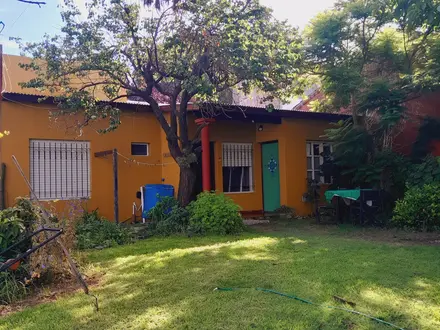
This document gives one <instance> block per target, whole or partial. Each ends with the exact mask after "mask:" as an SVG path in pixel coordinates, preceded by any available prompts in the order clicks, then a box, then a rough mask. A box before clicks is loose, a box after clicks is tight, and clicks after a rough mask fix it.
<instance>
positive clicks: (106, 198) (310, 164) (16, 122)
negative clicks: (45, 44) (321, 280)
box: [0, 55, 346, 221]
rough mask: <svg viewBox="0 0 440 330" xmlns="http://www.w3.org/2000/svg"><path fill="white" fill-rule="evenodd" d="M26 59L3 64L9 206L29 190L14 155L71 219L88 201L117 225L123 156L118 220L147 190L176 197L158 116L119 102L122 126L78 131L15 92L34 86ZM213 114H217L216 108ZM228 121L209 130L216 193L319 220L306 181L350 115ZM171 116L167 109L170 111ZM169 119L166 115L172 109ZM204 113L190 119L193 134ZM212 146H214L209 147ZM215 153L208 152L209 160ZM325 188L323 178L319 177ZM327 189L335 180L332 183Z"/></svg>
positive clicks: (42, 193)
mask: <svg viewBox="0 0 440 330" xmlns="http://www.w3.org/2000/svg"><path fill="white" fill-rule="evenodd" d="M21 60H22V58H20V57H17V56H9V55H4V56H3V62H4V63H3V83H4V84H3V93H2V95H3V100H2V101H0V131H5V130H8V131H10V135H9V136H6V137H4V138H3V139H1V140H0V161H1V162H2V163H4V164H6V168H7V171H6V175H5V185H4V192H3V193H4V196H5V204H6V206H11V205H13V203H14V200H15V198H16V197H18V196H25V195H29V189H28V188H27V186H26V183H25V181H24V180H23V178H22V177H21V176H20V173H19V172H18V170H17V169H16V168H15V165H14V164H13V161H12V159H11V157H12V155H15V156H16V158H17V159H18V161H19V163H20V165H21V167H22V168H23V170H24V173H25V175H26V176H27V177H28V178H29V179H30V181H31V185H32V187H33V189H34V190H35V192H36V194H37V196H38V197H39V198H40V199H41V200H43V201H57V202H56V203H54V204H53V205H54V207H55V208H56V209H57V210H58V211H60V212H62V211H63V210H67V208H68V204H69V201H71V200H82V203H83V204H84V207H87V208H88V209H89V210H93V209H96V208H99V211H100V213H101V214H102V215H104V216H105V217H107V218H109V219H113V218H114V217H113V214H114V213H113V212H114V208H113V204H114V203H113V169H112V156H111V155H106V156H105V157H98V156H102V155H103V154H102V152H103V151H109V150H113V149H117V151H118V153H119V156H118V157H119V165H118V169H119V171H118V172H119V176H118V178H119V218H120V220H121V221H123V220H125V219H129V218H131V216H132V206H133V202H136V203H137V204H138V205H139V200H138V199H137V198H136V192H137V191H139V188H140V187H141V186H143V185H145V184H159V183H165V184H171V185H173V186H174V187H175V189H176V191H177V186H178V181H179V168H178V166H177V164H176V163H175V162H174V161H173V159H172V158H171V156H170V154H169V150H168V146H167V142H166V137H165V134H164V132H163V131H162V129H161V128H160V126H159V124H158V123H157V121H156V119H155V117H154V115H153V113H152V112H151V109H150V108H149V107H148V105H146V104H141V103H139V102H130V101H126V102H121V103H118V106H119V107H120V108H121V110H122V119H121V121H122V124H121V125H120V127H119V128H118V129H117V130H116V131H114V132H110V133H107V134H105V135H101V134H98V133H97V129H99V128H100V127H102V125H103V123H100V122H96V123H92V124H90V125H88V126H84V127H80V126H79V125H78V123H80V120H81V115H78V116H68V117H58V118H56V119H50V118H49V114H50V111H51V110H54V109H55V106H54V104H53V103H52V101H51V100H50V99H48V100H47V101H45V102H44V103H38V101H37V100H38V98H39V94H41V93H39V92H38V91H35V90H30V91H29V90H22V89H21V88H20V87H18V85H17V83H18V82H20V81H25V80H28V79H29V73H28V72H23V71H22V70H21V69H19V68H18V66H17V63H18V62H20V61H21ZM211 106H215V105H211ZM222 107H223V108H224V109H226V108H227V109H226V110H227V111H226V113H227V115H225V116H218V117H216V121H215V122H213V123H211V124H210V125H209V126H208V127H207V128H205V129H206V130H207V133H208V130H209V135H208V134H205V137H207V136H209V139H208V140H206V141H204V142H205V146H206V145H209V146H210V148H208V149H210V151H212V153H211V157H210V158H208V159H209V161H208V162H206V163H209V164H207V165H204V166H208V168H209V170H210V173H212V178H211V181H210V185H211V189H215V190H216V191H219V192H224V193H225V194H227V195H228V196H230V197H231V198H232V199H233V200H234V201H235V202H237V203H238V204H239V205H240V206H241V207H242V209H243V211H248V212H252V211H262V210H265V211H273V210H274V209H276V208H278V207H280V206H281V205H286V206H290V207H293V208H294V209H295V210H296V211H297V213H298V214H300V215H306V214H309V213H311V206H310V205H309V204H306V203H304V202H303V200H302V196H303V194H304V193H305V192H306V191H307V178H318V177H319V175H320V174H319V170H318V167H319V164H321V163H322V161H323V159H322V157H321V156H320V153H321V152H323V151H324V150H325V149H326V148H331V146H329V145H328V144H327V143H326V141H324V140H323V135H324V131H325V129H327V128H329V127H331V126H330V122H332V121H338V120H340V119H342V118H346V117H345V116H342V115H335V114H326V113H311V112H310V113H308V112H302V111H292V110H290V111H282V110H277V111H273V112H267V111H266V110H265V109H264V108H263V107H248V106H240V107H238V106H233V105H231V106H222ZM164 109H165V108H164ZM164 111H166V110H164ZM199 117H200V112H199V111H198V110H194V111H192V113H191V114H190V115H189V123H190V130H191V131H192V132H195V130H196V121H197V119H200V118H199ZM206 142H208V144H206ZM206 151H207V149H206V148H205V152H206ZM321 180H322V181H323V183H324V181H325V178H321ZM327 181H328V179H327Z"/></svg>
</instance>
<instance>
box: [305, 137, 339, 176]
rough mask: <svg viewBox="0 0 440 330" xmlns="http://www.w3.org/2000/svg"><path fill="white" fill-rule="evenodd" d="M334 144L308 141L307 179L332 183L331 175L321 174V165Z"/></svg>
mask: <svg viewBox="0 0 440 330" xmlns="http://www.w3.org/2000/svg"><path fill="white" fill-rule="evenodd" d="M332 152H333V146H332V145H331V143H328V142H307V179H309V180H311V179H313V180H317V181H319V182H321V183H328V184H330V183H331V181H332V178H331V176H323V175H321V169H320V167H321V165H322V164H323V163H324V157H323V155H325V154H331V153H332Z"/></svg>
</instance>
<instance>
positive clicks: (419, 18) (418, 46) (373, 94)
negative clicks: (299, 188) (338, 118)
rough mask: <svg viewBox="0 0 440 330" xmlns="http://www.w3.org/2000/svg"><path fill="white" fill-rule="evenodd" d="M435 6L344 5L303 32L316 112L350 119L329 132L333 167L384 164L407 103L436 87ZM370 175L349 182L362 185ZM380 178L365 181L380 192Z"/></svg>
mask: <svg viewBox="0 0 440 330" xmlns="http://www.w3.org/2000/svg"><path fill="white" fill-rule="evenodd" d="M439 6H440V1H437V0H422V1H414V0H344V1H340V2H338V3H337V4H336V6H335V9H334V10H331V11H326V12H324V13H321V14H319V15H318V16H317V17H316V18H315V19H314V20H313V21H312V22H311V25H310V26H309V27H308V28H307V30H306V31H305V34H304V43H305V47H304V52H305V55H304V57H305V63H306V65H305V71H306V77H307V79H309V81H310V82H311V83H319V84H320V85H321V88H322V91H323V92H324V94H325V100H323V102H320V103H319V104H316V103H315V104H314V105H315V110H316V111H339V110H340V109H345V110H347V111H349V112H350V113H351V114H352V119H351V120H350V121H349V122H347V123H341V125H340V126H339V127H337V128H335V129H332V130H330V131H329V132H328V136H329V137H330V138H331V139H332V140H334V141H335V142H336V143H335V148H334V149H335V161H336V162H337V163H338V165H340V166H341V167H342V168H344V169H345V170H348V171H351V172H358V171H359V170H362V169H364V168H365V167H366V166H367V165H372V164H376V163H377V162H378V161H379V163H380V162H382V160H383V157H382V155H383V154H384V153H385V154H387V155H389V151H390V150H391V148H392V142H393V137H394V134H395V133H396V131H398V129H397V128H398V126H399V123H400V122H401V120H402V119H404V117H405V110H406V108H405V102H408V101H409V100H411V99H414V98H417V97H419V96H420V95H421V94H422V93H423V92H424V91H425V90H433V89H436V88H438V87H439V83H440V80H439V77H440V76H439V73H440V72H439V65H440V57H439V56H438V55H440V53H439V46H440V43H439V42H440V39H439V34H438V26H439V23H440V11H439V9H440V7H439ZM376 158H377V159H376ZM379 158H381V159H380V160H379ZM386 158H387V159H389V157H388V156H387V157H386ZM367 167H368V168H371V166H367ZM369 173H371V171H370V170H368V171H366V170H365V171H364V173H354V174H355V175H354V178H363V180H365V177H366V176H368V175H369ZM383 174H384V173H383V172H380V173H377V171H376V172H375V173H373V174H372V175H374V177H375V178H379V180H371V178H369V179H367V182H370V183H371V182H372V181H374V185H378V186H380V185H381V186H382V187H383V186H384V183H385V182H386V181H387V180H386V178H385V176H384V175H383ZM355 181H356V180H355ZM363 182H365V181H363ZM356 183H357V184H358V183H359V182H356Z"/></svg>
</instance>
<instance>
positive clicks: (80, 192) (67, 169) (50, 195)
mask: <svg viewBox="0 0 440 330" xmlns="http://www.w3.org/2000/svg"><path fill="white" fill-rule="evenodd" d="M30 181H31V185H32V189H33V190H34V192H35V194H36V195H37V197H38V198H39V199H42V200H53V199H64V200H66V199H82V198H90V142H84V141H63V140H30Z"/></svg>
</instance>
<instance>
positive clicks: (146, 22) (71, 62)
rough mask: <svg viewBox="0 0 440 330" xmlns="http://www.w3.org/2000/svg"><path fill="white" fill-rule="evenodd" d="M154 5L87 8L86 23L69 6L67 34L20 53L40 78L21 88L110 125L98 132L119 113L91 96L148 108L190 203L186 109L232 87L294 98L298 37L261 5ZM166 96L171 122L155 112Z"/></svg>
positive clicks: (191, 143)
mask: <svg viewBox="0 0 440 330" xmlns="http://www.w3.org/2000/svg"><path fill="white" fill-rule="evenodd" d="M146 3H147V4H153V3H156V2H154V1H148V0H147V1H146ZM157 3H158V4H160V6H157V7H158V8H160V9H157V10H156V9H155V10H152V9H151V10H147V11H146V10H145V8H140V7H139V6H137V5H134V4H131V2H130V1H129V0H112V1H91V2H90V3H89V4H88V6H87V8H88V17H87V20H86V21H80V20H79V14H80V13H79V11H78V9H77V8H76V7H75V5H74V3H73V1H72V0H66V1H65V10H64V11H63V12H62V18H63V22H64V26H63V28H62V33H63V34H62V35H59V36H55V37H46V38H45V40H44V41H42V42H40V43H36V44H28V45H27V46H26V47H24V51H25V52H26V53H28V54H30V55H31V57H33V58H34V61H33V62H32V63H31V64H28V65H22V66H23V68H25V69H26V70H33V71H35V72H36V74H37V78H35V79H33V80H32V81H29V82H27V83H24V84H23V87H30V88H41V89H45V90H49V91H50V92H52V93H57V94H58V95H60V97H57V99H56V100H57V102H58V106H59V109H60V111H59V114H66V113H72V112H81V113H82V114H83V115H84V123H85V124H86V123H88V122H90V121H91V120H95V119H107V120H108V122H109V126H108V128H107V129H105V130H103V131H104V132H106V131H109V130H114V129H116V128H117V127H118V125H119V124H120V117H119V110H118V109H117V108H116V107H115V105H114V104H111V103H106V104H102V103H100V102H97V100H96V95H95V92H96V91H97V90H100V91H102V92H104V93H105V94H106V96H107V98H108V99H109V100H110V101H116V100H118V99H120V98H123V97H126V96H135V97H137V98H139V99H141V100H144V101H146V102H148V103H149V104H150V106H151V108H152V110H153V113H154V115H155V117H156V118H157V120H158V122H159V124H160V126H161V127H162V129H163V131H164V132H165V134H166V137H167V141H168V147H169V150H170V153H171V155H172V157H173V158H174V159H175V161H176V162H177V164H178V165H179V167H180V183H179V191H178V198H179V201H180V203H181V204H182V205H186V204H188V202H189V201H190V198H191V196H192V192H193V190H194V184H195V180H196V172H195V171H196V166H195V165H196V164H195V163H196V161H197V156H196V153H197V152H198V150H197V145H198V143H199V133H200V129H199V130H198V131H197V132H196V133H195V135H194V136H189V134H190V132H189V131H188V104H189V103H190V102H196V103H197V102H204V101H216V100H218V97H219V95H220V94H221V93H222V92H223V91H225V90H227V89H229V88H237V89H240V90H242V91H243V92H245V93H248V92H250V90H251V89H252V88H258V89H260V90H262V91H264V92H268V93H269V94H268V95H269V97H278V98H282V97H284V96H288V95H290V94H291V93H292V84H291V82H292V81H294V80H295V77H296V76H297V73H298V67H299V57H298V53H299V47H300V40H299V38H298V34H297V31H296V30H295V29H293V28H291V27H289V26H288V25H286V24H285V23H281V22H278V21H276V20H275V19H274V18H273V17H272V15H271V11H270V10H269V9H267V8H265V7H263V6H261V5H260V4H259V2H258V1H257V0H247V1H244V0H191V1H189V0H188V1H185V0H181V1H166V0H165V1H158V2H157ZM41 60H42V61H41ZM78 80H80V81H82V82H83V83H82V84H80V85H78V83H77V81H78ZM73 82H75V83H76V84H73ZM164 97H165V98H166V99H167V100H168V102H169V103H170V105H171V112H170V117H169V119H167V118H166V116H165V114H164V112H162V110H161V108H160V107H159V101H158V98H160V99H161V100H162V99H163V98H164ZM83 110H85V111H84V112H82V111H83ZM205 115H210V114H205Z"/></svg>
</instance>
